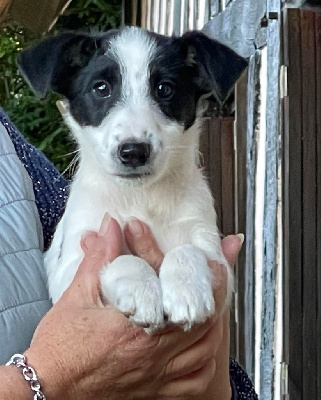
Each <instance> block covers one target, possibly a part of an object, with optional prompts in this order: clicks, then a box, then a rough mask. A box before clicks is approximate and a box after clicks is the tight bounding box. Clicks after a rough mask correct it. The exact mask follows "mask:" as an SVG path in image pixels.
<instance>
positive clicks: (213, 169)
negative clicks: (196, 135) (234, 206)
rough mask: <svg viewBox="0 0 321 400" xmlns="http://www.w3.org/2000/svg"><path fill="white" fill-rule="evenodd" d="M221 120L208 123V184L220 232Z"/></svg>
mask: <svg viewBox="0 0 321 400" xmlns="http://www.w3.org/2000/svg"><path fill="white" fill-rule="evenodd" d="M221 168H222V159H221V118H213V119H211V120H210V121H209V182H210V187H211V190H212V193H213V196H214V199H215V210H216V212H217V221H218V227H219V229H220V231H221V232H222V228H223V226H222V173H221Z"/></svg>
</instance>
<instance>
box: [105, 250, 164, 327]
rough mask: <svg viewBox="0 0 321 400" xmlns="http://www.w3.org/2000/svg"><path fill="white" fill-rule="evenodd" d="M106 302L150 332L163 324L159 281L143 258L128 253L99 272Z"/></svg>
mask: <svg viewBox="0 0 321 400" xmlns="http://www.w3.org/2000/svg"><path fill="white" fill-rule="evenodd" d="M100 282H101V289H102V293H103V295H104V297H105V298H106V299H107V301H108V302H109V303H111V304H113V305H114V306H115V307H116V308H118V309H119V310H120V311H121V312H123V313H124V314H125V315H127V316H129V319H130V320H131V321H133V322H135V323H136V324H138V325H141V326H143V327H147V328H148V330H149V331H153V330H155V329H157V328H159V327H161V326H162V325H163V323H164V318H163V302H162V292H161V287H160V282H159V279H158V277H157V274H156V272H155V271H154V270H153V268H152V267H151V266H150V265H149V264H148V263H147V262H146V261H144V260H142V259H140V258H138V257H134V256H131V255H124V256H120V257H118V258H116V259H115V260H114V261H113V262H112V263H111V264H109V265H107V266H106V267H105V268H103V270H102V272H101V274H100Z"/></svg>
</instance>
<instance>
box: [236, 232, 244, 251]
mask: <svg viewBox="0 0 321 400" xmlns="http://www.w3.org/2000/svg"><path fill="white" fill-rule="evenodd" d="M236 236H237V237H238V238H239V239H240V247H239V248H241V247H242V245H243V243H244V235H243V233H238V234H237V235H236Z"/></svg>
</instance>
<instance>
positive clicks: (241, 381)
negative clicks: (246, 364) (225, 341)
mask: <svg viewBox="0 0 321 400" xmlns="http://www.w3.org/2000/svg"><path fill="white" fill-rule="evenodd" d="M230 381H231V388H232V397H231V400H258V396H257V394H256V393H255V390H254V386H253V384H252V382H251V380H250V378H249V377H248V375H247V373H246V372H245V371H244V370H243V369H242V368H241V367H240V365H239V364H238V363H237V362H236V361H235V360H234V359H230Z"/></svg>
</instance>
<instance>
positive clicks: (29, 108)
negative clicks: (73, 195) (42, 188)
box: [0, 0, 122, 176]
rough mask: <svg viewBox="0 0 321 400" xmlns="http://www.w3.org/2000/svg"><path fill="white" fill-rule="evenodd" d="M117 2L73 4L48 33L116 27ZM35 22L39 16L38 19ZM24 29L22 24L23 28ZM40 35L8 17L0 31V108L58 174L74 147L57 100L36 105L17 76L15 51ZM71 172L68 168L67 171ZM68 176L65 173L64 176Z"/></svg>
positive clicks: (89, 0)
mask: <svg viewBox="0 0 321 400" xmlns="http://www.w3.org/2000/svg"><path fill="white" fill-rule="evenodd" d="M121 16H122V1H121V0H73V1H72V3H71V4H70V5H69V7H68V8H67V9H66V10H65V11H64V13H63V14H62V15H61V16H60V17H59V19H58V20H57V22H56V24H55V25H54V27H53V28H52V30H51V31H50V34H55V33H58V32H60V31H65V30H75V29H76V30H77V29H78V30H86V29H88V30H90V29H91V27H92V26H95V29H96V30H107V29H110V28H115V27H119V25H120V23H121ZM39 18H41V16H40V15H39ZM24 25H25V24H24ZM42 36H43V34H42V33H35V32H34V31H31V30H29V29H28V28H25V27H22V26H21V25H19V23H17V22H14V21H13V20H12V18H11V17H10V16H7V18H6V20H5V21H4V23H3V24H2V26H1V28H0V77H1V79H0V104H1V107H2V108H3V109H4V110H5V111H6V112H7V113H8V114H9V116H10V118H11V119H12V121H13V122H14V123H15V124H16V126H17V127H18V128H19V130H20V131H21V132H23V134H24V135H25V136H26V137H27V138H28V140H29V141H30V142H31V143H33V144H34V145H36V146H37V147H39V148H40V149H41V150H42V151H43V152H44V153H45V154H46V155H47V157H48V158H49V159H50V160H52V161H53V163H54V164H55V165H56V166H57V167H58V169H59V170H60V171H61V172H64V171H65V170H66V169H67V168H68V165H69V164H70V163H71V162H72V159H73V154H72V152H73V151H74V144H73V143H72V141H71V140H70V137H69V135H68V129H67V127H66V126H65V125H64V123H63V121H62V118H61V116H60V113H59V111H58V109H57V107H56V104H55V102H56V100H57V98H58V97H57V96H55V95H51V96H48V98H47V99H46V100H44V101H39V99H37V98H36V96H35V95H34V94H33V93H32V92H31V90H30V89H29V86H28V85H27V84H26V82H25V81H24V80H23V78H22V77H21V76H20V75H19V72H18V70H17V66H16V57H17V54H18V53H19V51H21V50H22V49H23V48H24V47H26V46H27V45H28V43H30V42H31V41H33V40H36V39H40V38H41V37H42ZM71 170H72V168H71ZM66 175H67V176H68V171H67V172H66Z"/></svg>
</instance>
